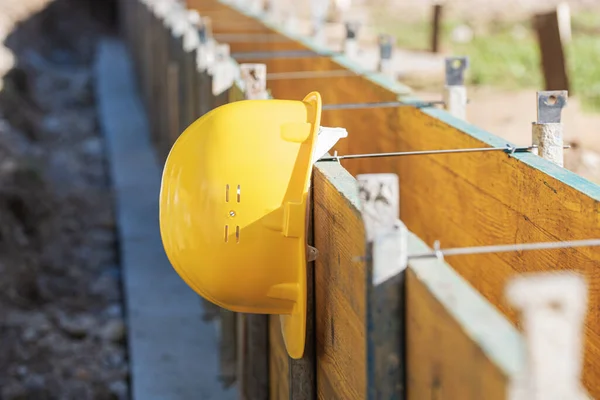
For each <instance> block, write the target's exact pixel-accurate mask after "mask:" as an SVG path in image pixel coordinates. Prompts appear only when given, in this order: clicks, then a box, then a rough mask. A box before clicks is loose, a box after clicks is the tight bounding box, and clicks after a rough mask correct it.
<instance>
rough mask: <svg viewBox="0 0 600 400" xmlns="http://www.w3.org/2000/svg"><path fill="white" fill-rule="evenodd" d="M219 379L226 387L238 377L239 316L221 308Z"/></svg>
mask: <svg viewBox="0 0 600 400" xmlns="http://www.w3.org/2000/svg"><path fill="white" fill-rule="evenodd" d="M219 326H220V329H219V370H220V374H219V379H220V381H221V383H222V384H223V386H224V387H225V388H228V387H230V386H231V385H233V384H234V383H235V381H236V378H237V353H238V351H237V337H236V332H237V317H236V314H235V313H234V312H231V311H229V310H225V309H224V308H219Z"/></svg>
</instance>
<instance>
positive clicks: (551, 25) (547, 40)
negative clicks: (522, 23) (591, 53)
mask: <svg viewBox="0 0 600 400" xmlns="http://www.w3.org/2000/svg"><path fill="white" fill-rule="evenodd" d="M533 26H534V27H535V31H536V34H537V38H538V44H539V47H540V55H541V64H542V65H541V66H542V70H543V72H544V80H545V89H546V90H569V89H570V88H569V76H568V71H567V64H566V62H565V52H564V48H563V40H562V37H561V32H560V26H559V19H558V10H554V11H551V12H549V13H545V14H538V15H535V16H534V17H533Z"/></svg>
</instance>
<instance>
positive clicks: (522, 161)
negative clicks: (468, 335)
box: [343, 107, 600, 395]
mask: <svg viewBox="0 0 600 400" xmlns="http://www.w3.org/2000/svg"><path fill="white" fill-rule="evenodd" d="M387 113H388V117H387V118H386V119H384V120H383V121H388V122H387V127H383V129H377V130H375V129H373V126H372V125H366V124H364V123H363V124H362V125H361V123H360V121H361V120H360V118H359V116H358V115H356V114H352V115H348V117H347V122H346V123H345V124H344V126H348V127H351V128H353V129H352V132H351V135H349V137H348V139H346V143H345V144H344V146H345V149H344V151H347V152H348V153H371V152H386V151H410V150H423V149H434V148H436V149H437V148H439V149H451V148H470V147H486V146H489V145H495V146H504V145H505V143H504V142H503V141H501V140H500V139H499V138H492V137H490V136H489V135H486V134H485V133H479V134H478V133H477V131H476V130H475V129H474V128H472V127H469V126H467V125H466V124H457V125H459V126H464V127H465V130H466V131H471V132H472V133H468V132H465V130H462V129H460V128H458V127H455V126H452V125H451V124H449V123H446V122H444V121H443V119H442V118H444V116H442V115H441V114H442V113H441V112H437V111H432V112H425V111H422V110H416V109H414V108H408V107H403V108H400V109H397V110H392V111H388V112H387ZM448 119H449V118H448ZM374 132H376V134H374ZM343 165H344V166H345V167H346V168H347V169H348V170H349V171H350V172H351V173H352V174H359V173H366V172H370V173H372V172H395V173H397V174H398V175H399V177H400V216H401V219H402V220H403V221H404V222H405V223H406V225H407V226H408V228H409V229H410V230H411V231H412V232H414V233H415V234H417V235H419V237H421V238H423V239H424V240H425V241H426V242H428V243H433V242H434V241H435V240H440V241H441V243H442V244H443V245H444V246H445V247H455V246H457V247H460V246H475V245H488V244H503V243H527V242H538V241H566V240H575V239H586V238H593V237H597V236H598V233H599V231H600V229H599V224H598V222H599V213H598V212H599V209H600V207H599V203H598V199H600V190H599V189H598V187H597V186H596V185H593V184H591V183H588V182H585V181H584V180H583V179H582V178H579V177H577V176H576V175H574V174H572V173H570V172H568V171H566V170H563V169H562V168H559V167H555V166H553V165H552V164H550V163H549V162H547V161H545V160H543V159H541V158H539V157H537V156H535V155H533V154H518V155H514V156H509V155H507V154H505V153H502V152H498V153H470V154H463V155H458V156H457V155H436V156H419V157H400V158H390V159H387V160H379V159H365V160H361V162H353V161H348V162H343ZM448 262H449V263H450V264H451V265H452V266H453V267H454V268H455V269H456V270H457V271H458V272H459V273H460V274H461V275H462V276H463V277H465V278H466V279H467V280H468V281H469V283H470V284H472V285H473V286H474V287H475V288H476V289H477V290H479V291H480V292H481V293H482V294H483V295H484V296H485V297H486V298H487V299H488V300H489V301H490V302H491V303H492V304H494V305H495V306H496V307H498V308H499V309H500V310H501V311H502V312H503V313H504V314H505V315H506V316H508V317H509V318H510V319H511V321H513V322H514V323H515V324H516V322H517V315H516V313H515V311H514V310H513V309H512V308H511V307H509V306H508V304H506V302H505V300H504V297H503V294H504V289H505V287H506V283H507V280H508V279H509V278H511V277H514V276H515V275H516V274H519V273H524V272H532V271H557V270H564V271H577V272H580V273H583V274H584V275H585V276H586V278H587V279H588V282H589V304H590V307H588V314H587V319H586V326H585V336H586V341H585V361H584V382H585V384H586V387H587V388H588V389H589V390H590V392H591V393H592V394H595V395H600V379H598V378H599V377H600V337H599V336H598V333H599V332H600V311H599V309H598V306H597V305H598V304H599V302H600V297H599V290H600V254H599V252H598V250H597V249H596V248H573V249H564V250H551V251H537V252H523V253H519V252H514V253H499V254H481V255H471V256H461V257H454V258H450V259H448Z"/></svg>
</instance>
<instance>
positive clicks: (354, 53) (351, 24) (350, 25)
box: [344, 21, 360, 60]
mask: <svg viewBox="0 0 600 400" xmlns="http://www.w3.org/2000/svg"><path fill="white" fill-rule="evenodd" d="M345 28H346V38H345V40H344V54H345V55H346V57H348V58H349V59H351V60H352V59H355V58H356V57H358V30H359V28H360V24H359V23H358V22H355V21H348V22H346V23H345Z"/></svg>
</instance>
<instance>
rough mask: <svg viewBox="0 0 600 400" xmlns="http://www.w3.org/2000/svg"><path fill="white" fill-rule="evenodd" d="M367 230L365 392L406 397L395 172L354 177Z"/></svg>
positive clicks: (403, 234) (402, 259)
mask: <svg viewBox="0 0 600 400" xmlns="http://www.w3.org/2000/svg"><path fill="white" fill-rule="evenodd" d="M357 180H358V184H359V193H360V199H361V214H362V218H363V221H364V224H365V231H366V235H367V246H366V249H367V254H366V271H367V282H366V286H367V299H366V308H367V320H366V326H367V338H366V339H367V363H366V364H367V393H366V398H368V399H369V400H379V399H404V398H405V393H406V391H405V382H404V380H405V376H404V375H405V371H404V356H405V350H404V341H405V339H404V273H405V270H406V266H407V264H408V249H407V246H408V230H407V229H406V227H405V226H404V224H403V223H402V222H401V221H399V220H398V213H399V209H400V208H399V195H400V194H399V188H398V176H397V175H396V174H365V175H358V176H357Z"/></svg>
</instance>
